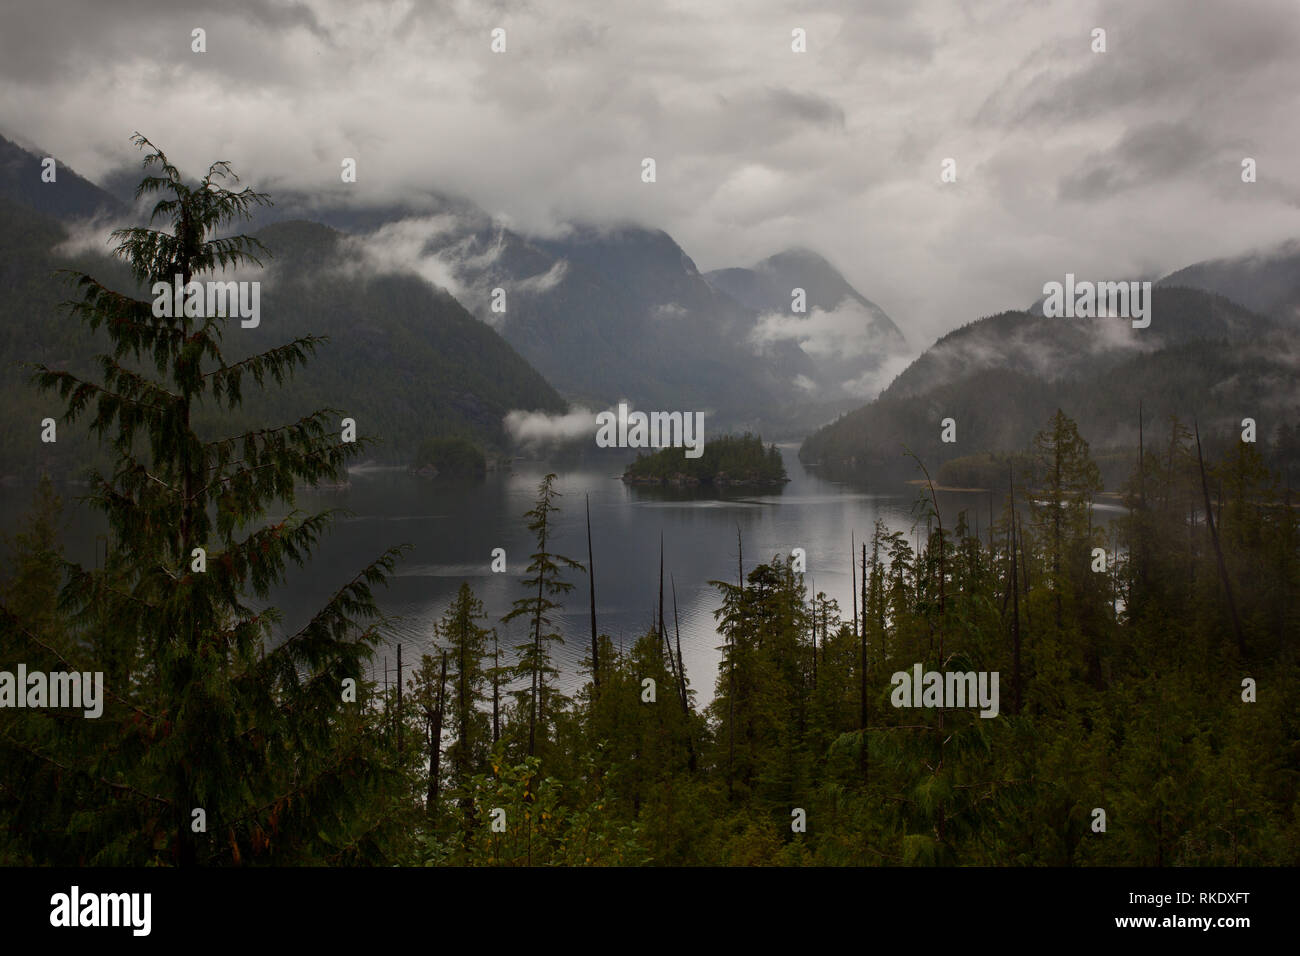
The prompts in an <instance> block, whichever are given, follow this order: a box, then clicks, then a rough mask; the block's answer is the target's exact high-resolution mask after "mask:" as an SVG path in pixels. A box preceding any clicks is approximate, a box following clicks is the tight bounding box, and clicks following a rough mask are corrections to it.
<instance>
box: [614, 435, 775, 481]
mask: <svg viewBox="0 0 1300 956" xmlns="http://www.w3.org/2000/svg"><path fill="white" fill-rule="evenodd" d="M683 451H684V450H683V449H681V448H664V449H661V450H659V451H657V452H655V453H654V454H651V455H644V454H642V455H638V456H637V459H636V461H634V462H632V464H630V465H628V466H627V470H626V471H624V472H623V480H624V481H625V482H627V483H628V484H631V485H671V486H675V487H694V486H697V485H712V486H714V487H715V488H725V487H746V488H779V487H781V486H782V485H784V484H785V483H786V482H788V481H789V480H790V478H789V476H788V475H786V472H785V463H784V462H783V461H782V460H781V453H780V452H779V451H777V448H776V445H769V446H767V447H766V448H764V447H763V439H762V438H761V437H759V436H757V435H752V434H750V433H749V432H746V433H745V434H744V435H738V436H737V435H723V436H722V437H720V438H713V439H710V440H709V441H706V442H705V443H704V452H703V454H701V455H700V457H699V458H687V457H686V456H685V454H683Z"/></svg>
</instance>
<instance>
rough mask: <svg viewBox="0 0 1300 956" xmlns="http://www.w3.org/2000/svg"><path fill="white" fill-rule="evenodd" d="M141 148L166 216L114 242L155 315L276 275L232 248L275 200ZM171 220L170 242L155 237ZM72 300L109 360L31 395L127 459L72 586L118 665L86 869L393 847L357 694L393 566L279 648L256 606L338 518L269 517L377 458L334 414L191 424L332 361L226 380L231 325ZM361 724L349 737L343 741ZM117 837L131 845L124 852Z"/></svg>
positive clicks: (97, 297)
mask: <svg viewBox="0 0 1300 956" xmlns="http://www.w3.org/2000/svg"><path fill="white" fill-rule="evenodd" d="M133 142H134V143H135V145H136V146H137V147H139V148H140V149H142V150H145V151H146V154H145V157H144V163H143V165H144V169H145V170H146V175H145V176H144V178H143V179H142V180H141V182H140V185H139V187H138V188H137V190H136V196H137V198H138V197H141V196H145V195H153V194H158V195H159V199H158V201H157V202H156V204H155V205H154V208H153V211H152V214H151V216H150V219H149V224H148V225H147V226H138V227H132V228H127V229H119V230H117V231H116V232H115V233H114V234H113V235H114V238H115V239H116V240H117V247H116V250H115V251H116V254H117V255H118V256H120V257H122V258H123V259H125V260H126V262H127V263H128V264H129V265H130V268H131V271H132V273H133V275H134V277H135V279H136V281H138V282H139V283H141V284H142V285H143V286H144V287H145V288H148V289H151V290H153V295H154V296H155V297H156V298H157V297H158V296H159V292H158V289H157V288H155V284H161V286H162V287H166V288H167V289H168V290H170V287H171V286H172V284H173V282H174V281H179V282H180V283H181V284H182V286H183V287H186V286H188V284H189V283H190V282H191V281H192V280H197V277H199V276H202V275H204V274H206V273H214V272H216V271H218V270H221V271H225V270H227V269H232V270H233V269H238V268H240V267H246V266H248V265H250V264H251V265H253V266H258V265H260V264H261V261H260V259H259V258H258V256H259V255H260V254H264V253H265V252H266V250H265V249H264V248H263V247H262V245H261V243H260V242H258V241H257V240H256V239H254V238H250V237H247V236H243V235H223V234H222V233H223V232H224V231H225V229H226V227H227V226H229V225H230V224H231V223H233V222H235V221H237V220H239V219H244V218H248V216H249V213H250V210H251V209H252V207H254V206H256V205H261V204H265V203H268V202H269V200H268V199H267V197H266V196H265V195H264V194H262V193H258V192H255V191H253V190H252V189H251V188H244V189H241V190H239V191H237V192H236V191H232V190H231V189H229V188H227V187H226V185H225V183H227V182H230V183H237V182H238V178H237V177H236V176H235V175H234V173H233V172H232V170H231V167H230V165H229V164H228V163H226V162H216V163H213V164H212V165H211V166H210V167H209V168H208V170H207V173H206V174H205V175H204V177H203V178H202V179H201V180H200V181H199V182H198V183H197V184H194V185H189V184H187V183H186V182H185V181H184V179H183V177H182V175H181V172H180V171H179V170H178V169H177V168H176V167H175V166H173V165H172V164H171V163H170V162H169V161H168V160H167V157H166V156H165V155H164V154H163V152H162V151H161V150H159V149H158V148H157V147H155V146H154V145H153V144H152V143H150V142H149V141H148V140H147V139H146V138H145V137H143V136H141V135H139V134H136V135H135V137H134V138H133ZM158 220H163V221H164V222H165V223H167V224H169V225H170V227H171V229H170V231H164V230H160V229H154V228H152V226H153V224H154V223H155V222H157V221H158ZM71 279H72V282H73V283H74V285H75V287H76V288H77V289H78V290H79V291H80V294H81V297H80V300H79V301H75V302H73V303H70V313H71V314H72V315H73V316H74V317H76V318H78V319H80V320H81V321H82V323H83V324H84V325H85V326H86V327H87V329H88V330H89V331H91V332H95V331H99V332H102V333H104V334H106V335H107V336H108V337H109V339H110V340H111V343H112V349H111V351H110V352H109V353H106V354H103V355H101V356H99V357H98V365H99V369H100V373H101V374H100V376H99V378H98V380H92V379H89V378H82V377H79V376H77V375H75V374H73V373H72V372H70V371H66V370H58V369H52V368H49V367H46V366H43V365H41V366H36V367H35V368H36V373H35V381H36V383H37V384H38V386H39V387H41V388H42V389H45V390H47V391H51V392H55V393H57V394H58V395H59V396H61V397H62V398H63V399H64V400H65V402H66V406H67V408H66V412H65V414H64V421H65V422H68V423H73V422H76V421H78V420H80V419H82V418H85V417H89V425H90V430H91V432H92V433H93V434H94V435H96V436H97V437H98V438H99V439H100V441H101V442H106V443H107V444H108V446H109V448H110V449H111V451H112V453H113V455H114V457H115V464H114V467H113V471H112V474H110V475H104V474H101V473H99V472H92V473H91V475H90V481H91V493H90V496H89V500H90V502H91V504H92V506H93V507H95V508H98V509H99V510H101V511H102V512H104V514H105V515H106V516H107V518H108V523H109V527H110V532H111V546H110V549H109V557H108V562H107V566H106V567H105V568H104V569H103V570H102V571H101V570H92V571H87V570H85V569H83V568H81V567H80V566H76V565H70V566H69V567H68V577H69V580H68V583H67V585H66V587H65V588H64V591H63V600H64V602H65V604H66V605H67V606H69V607H70V608H72V609H74V610H76V611H77V612H79V615H80V616H79V618H78V623H79V625H80V627H81V634H82V638H83V640H84V641H85V643H86V644H87V645H88V648H89V656H92V657H94V658H96V659H97V660H98V661H100V662H106V666H105V668H104V669H105V670H106V671H107V672H108V673H107V674H106V679H107V680H108V682H109V684H110V687H109V688H108V689H106V696H108V698H109V704H108V706H106V709H105V714H104V717H103V720H104V721H105V722H106V723H111V724H113V725H115V726H116V727H117V729H118V735H117V739H116V742H115V743H114V744H113V745H112V750H111V751H110V752H107V753H85V754H82V755H80V761H79V764H78V766H77V768H76V771H77V773H78V774H79V775H85V777H86V778H87V779H92V780H99V781H102V782H101V783H100V785H99V788H98V792H96V793H95V794H94V795H93V797H92V800H93V802H92V803H91V804H89V805H87V806H86V807H84V808H83V810H84V813H85V814H86V815H88V816H90V817H93V818H95V822H94V823H93V824H90V825H89V827H88V829H90V830H91V832H92V833H93V834H95V837H94V838H92V839H89V840H88V841H87V845H86V848H85V858H86V859H87V860H88V861H93V862H135V863H141V862H145V861H148V860H157V861H160V862H166V861H171V862H174V863H177V864H194V863H221V862H235V863H238V862H241V861H245V860H252V859H258V858H261V859H267V860H272V861H277V862H291V861H304V860H337V859H357V858H364V857H366V856H368V855H370V854H372V853H373V852H374V851H375V848H376V842H375V840H376V839H377V837H376V834H375V833H364V832H357V830H356V828H357V827H358V825H359V824H361V822H362V821H363V819H364V816H365V815H364V814H363V813H362V812H361V808H362V806H363V804H364V802H365V801H366V800H367V799H368V798H369V797H370V796H371V795H372V792H373V791H372V788H373V787H374V786H375V782H376V780H377V779H378V777H377V776H376V774H377V773H378V771H380V770H381V769H382V767H381V766H380V765H379V763H378V761H379V760H380V758H379V757H378V756H377V755H376V754H375V753H373V752H372V751H371V749H370V748H369V747H368V744H367V742H366V741H365V740H363V739H362V736H363V735H362V734H361V733H360V728H359V726H358V724H357V721H356V718H355V715H352V714H350V713H349V708H350V709H351V710H353V711H355V709H356V705H355V704H351V703H348V702H345V701H344V699H343V698H344V694H343V692H342V690H341V688H342V687H343V683H344V681H345V680H351V681H354V682H357V683H359V682H360V681H361V677H362V664H363V662H364V661H366V660H367V659H368V658H369V656H370V654H371V651H372V647H373V645H374V643H375V642H376V641H377V640H378V630H377V628H378V626H379V625H380V624H381V623H382V618H381V617H380V615H379V613H378V610H377V608H376V606H375V603H374V600H373V597H372V590H371V589H372V587H374V586H375V585H378V584H380V583H382V582H383V581H384V578H385V575H386V573H387V572H389V571H390V570H391V569H392V567H393V563H394V560H395V556H396V553H397V549H390V550H389V551H388V552H386V553H385V554H383V555H382V556H381V557H379V559H378V560H376V561H375V562H373V563H371V564H369V565H368V566H366V567H365V568H363V569H362V570H361V571H360V572H359V573H358V574H357V575H356V577H354V578H353V579H352V580H351V581H348V582H347V583H345V584H343V585H342V587H340V588H339V589H338V590H337V591H336V592H335V593H334V595H333V597H332V598H331V599H330V600H329V602H328V603H327V604H326V606H325V607H323V608H322V609H321V610H320V611H319V612H317V613H316V614H315V616H313V617H312V619H311V620H310V621H309V622H308V623H307V624H306V625H305V626H303V627H302V628H301V629H300V630H298V631H297V632H295V633H293V634H289V635H282V634H279V633H277V629H276V628H275V627H274V625H275V624H276V622H277V621H278V619H279V615H278V614H277V612H276V611H275V610H274V609H270V608H268V609H265V610H257V609H255V608H254V606H252V604H251V603H250V602H252V601H257V602H260V603H264V602H265V601H266V600H267V599H268V597H269V595H270V592H271V589H272V588H273V587H275V586H277V585H279V584H280V583H282V582H283V581H284V579H285V575H286V571H287V569H288V565H289V564H290V563H293V564H295V565H299V566H301V565H303V564H304V563H305V562H306V560H307V558H308V557H309V555H310V552H311V548H312V546H313V544H314V543H315V542H316V540H317V538H318V537H319V535H320V534H321V532H322V531H323V530H324V529H325V528H326V527H327V524H328V521H329V518H330V514H329V513H328V512H323V513H319V514H313V515H307V516H303V515H301V514H300V513H299V512H297V511H296V510H290V513H289V517H287V518H285V519H283V520H280V521H276V522H274V523H270V524H264V523H262V521H263V519H264V516H265V514H266V510H267V508H268V506H270V505H272V504H277V503H278V504H279V505H280V507H285V508H286V510H288V509H292V504H293V501H294V488H295V484H297V483H304V484H312V483H315V482H317V481H320V480H323V479H333V480H337V479H338V477H340V476H341V475H342V474H343V472H344V469H345V466H346V462H347V461H348V460H349V459H350V458H352V457H353V456H355V455H356V454H357V453H358V452H359V451H360V450H361V449H362V448H363V447H364V441H357V442H355V443H345V442H343V441H341V440H340V437H339V436H338V433H337V432H336V431H335V428H336V426H337V418H336V414H337V413H336V412H334V411H333V410H330V409H324V410H321V411H318V412H316V413H315V414H313V415H310V416H307V417H305V418H302V419H299V420H298V421H296V422H290V423H288V424H284V425H281V426H278V427H272V426H267V427H264V428H259V429H255V430H251V431H246V432H243V433H241V434H235V435H231V436H222V435H216V436H212V435H207V434H203V433H201V432H200V430H199V429H198V428H197V427H196V424H195V421H196V418H197V417H198V416H200V414H204V413H206V414H208V415H209V416H210V417H214V418H217V419H218V420H219V418H220V415H221V414H222V413H223V412H224V413H227V414H229V413H232V412H233V411H234V410H235V409H236V408H238V406H239V405H240V404H241V399H242V390H243V388H244V387H245V385H246V384H248V383H249V382H251V383H253V384H255V385H256V386H259V387H261V386H263V385H265V384H267V380H268V379H269V380H271V381H273V382H275V383H276V384H277V385H278V384H282V383H283V382H284V381H285V380H286V379H287V378H288V377H290V376H291V375H292V374H293V372H294V371H295V369H297V368H298V367H299V366H302V365H303V364H304V363H305V362H306V360H307V358H308V356H309V355H310V354H311V353H312V352H313V351H314V350H315V349H316V348H317V346H318V345H320V344H321V343H322V342H323V340H322V339H319V338H317V337H314V336H306V337H303V338H299V339H296V340H294V341H292V342H290V343H288V344H286V345H282V346H280V347H278V348H274V349H271V350H270V351H267V352H264V353H261V354H258V355H253V356H250V357H248V358H244V359H242V360H240V361H235V362H228V361H227V360H226V358H225V355H224V353H223V349H222V343H223V336H224V333H225V331H226V328H227V324H228V319H227V318H226V317H225V316H221V315H204V314H203V311H204V310H203V308H202V306H201V305H199V304H198V303H197V301H190V300H189V299H188V298H187V300H186V303H185V307H184V308H180V309H176V310H158V311H174V312H176V313H178V314H174V315H171V316H166V315H156V314H155V309H154V308H153V304H152V303H151V302H150V301H148V300H145V299H137V298H133V297H132V296H131V295H127V294H124V293H121V292H117V291H114V290H112V289H109V288H107V287H105V286H104V285H102V284H101V283H100V282H98V281H96V280H95V279H94V278H92V277H91V276H89V275H85V274H81V273H73V274H71ZM162 294H164V295H170V291H167V292H164V293H162ZM178 304H180V303H178ZM195 306H197V307H195ZM150 366H152V371H153V372H155V373H156V376H151V375H150V373H149V367H150ZM345 725H346V726H350V727H352V728H353V730H354V732H352V733H347V734H343V733H340V732H339V731H340V729H341V728H342V727H343V726H345ZM110 781H111V782H110ZM200 810H201V811H202V813H199V812H198V811H200ZM201 821H202V822H205V824H206V826H205V827H204V826H200V822H201ZM80 825H82V826H86V821H84V820H83V821H81V824H80ZM121 834H133V837H132V838H131V839H130V840H129V841H127V843H126V844H125V845H124V843H123V839H122V838H121V837H120V835H121Z"/></svg>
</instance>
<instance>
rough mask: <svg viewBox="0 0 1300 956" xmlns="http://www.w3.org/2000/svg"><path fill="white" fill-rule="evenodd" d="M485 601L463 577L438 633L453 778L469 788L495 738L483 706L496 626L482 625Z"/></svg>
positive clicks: (455, 782)
mask: <svg viewBox="0 0 1300 956" xmlns="http://www.w3.org/2000/svg"><path fill="white" fill-rule="evenodd" d="M484 616H485V615H484V613H483V602H482V601H480V600H478V598H476V597H475V596H474V592H473V590H471V588H470V586H469V585H468V584H465V583H462V584H461V586H460V590H459V591H458V592H457V593H456V598H455V600H453V601H452V603H451V607H449V608H447V612H446V613H445V614H444V615H443V618H442V621H441V623H440V624H439V625H438V634H439V636H440V637H441V638H442V641H443V644H444V645H445V646H446V648H447V664H448V668H449V669H448V672H447V681H448V688H447V689H448V699H449V701H450V706H449V708H448V713H449V715H450V717H451V720H450V730H451V735H452V744H451V746H450V747H449V748H448V751H447V756H448V758H449V759H450V761H451V768H452V784H453V786H455V787H458V788H463V787H465V786H466V785H467V783H468V781H469V778H470V776H471V775H472V774H475V773H478V772H480V771H481V770H482V769H483V767H484V765H485V764H486V761H487V753H488V747H489V744H490V739H489V737H490V733H491V730H490V727H489V725H488V716H487V714H486V713H485V712H483V711H482V710H480V709H479V704H480V703H481V702H483V701H485V700H486V699H487V692H486V687H487V684H488V674H487V671H486V669H485V668H484V667H483V660H484V658H485V657H487V656H488V646H487V642H488V638H489V637H490V636H491V634H492V632H491V630H489V629H487V628H483V627H480V626H479V625H478V623H477V622H478V621H480V620H482V619H483V618H484Z"/></svg>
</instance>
